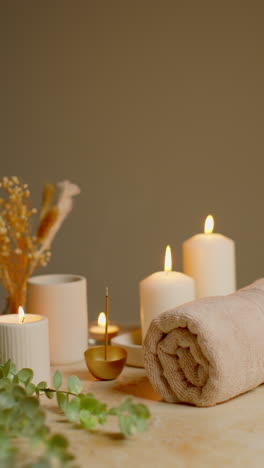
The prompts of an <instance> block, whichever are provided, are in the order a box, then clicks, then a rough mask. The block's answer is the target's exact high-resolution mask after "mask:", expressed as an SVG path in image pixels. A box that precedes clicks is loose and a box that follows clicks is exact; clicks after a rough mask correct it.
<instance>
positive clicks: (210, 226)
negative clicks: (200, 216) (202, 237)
mask: <svg viewBox="0 0 264 468" xmlns="http://www.w3.org/2000/svg"><path fill="white" fill-rule="evenodd" d="M213 230H214V218H213V216H212V215H208V216H207V218H206V220H205V223H204V232H205V234H211V233H212V232H213Z"/></svg>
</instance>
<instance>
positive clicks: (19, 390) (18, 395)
mask: <svg viewBox="0 0 264 468" xmlns="http://www.w3.org/2000/svg"><path fill="white" fill-rule="evenodd" d="M12 393H13V396H14V398H15V399H16V400H21V399H22V398H25V397H26V392H25V390H24V388H23V387H21V386H20V385H14V386H13V388H12Z"/></svg>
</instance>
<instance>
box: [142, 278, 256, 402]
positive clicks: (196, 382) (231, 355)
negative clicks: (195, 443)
mask: <svg viewBox="0 0 264 468" xmlns="http://www.w3.org/2000/svg"><path fill="white" fill-rule="evenodd" d="M144 359H145V368H146V372H147V375H148V377H149V379H150V381H151V383H152V385H153V387H154V388H155V390H156V391H157V392H158V393H159V394H160V395H161V396H162V398H163V399H164V400H165V401H167V402H171V403H177V402H186V403H190V404H193V405H196V406H213V405H216V404H217V403H220V402H223V401H225V400H228V399H230V398H233V397H235V396H237V395H239V394H241V393H244V392H246V391H248V390H251V389H253V388H255V387H256V386H258V385H260V384H261V383H263V382H264V279H260V280H258V281H256V282H255V283H253V284H252V285H250V286H248V287H246V288H244V289H241V290H239V291H237V292H236V293H234V294H230V295H228V296H223V297H207V298H203V299H199V300H197V301H193V302H189V303H186V304H183V305H181V306H179V307H176V308H175V309H173V310H170V311H168V312H165V313H162V314H161V315H159V317H157V318H156V319H154V320H153V321H152V323H151V325H150V328H149V330H148V333H147V336H146V339H145V343H144Z"/></svg>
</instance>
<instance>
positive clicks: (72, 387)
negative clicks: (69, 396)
mask: <svg viewBox="0 0 264 468" xmlns="http://www.w3.org/2000/svg"><path fill="white" fill-rule="evenodd" d="M67 386H68V391H69V392H70V393H75V394H77V395H78V394H79V393H80V392H81V390H82V384H81V382H80V380H79V379H78V377H76V375H71V376H70V377H69V378H68V384H67Z"/></svg>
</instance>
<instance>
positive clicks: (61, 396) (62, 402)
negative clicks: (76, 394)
mask: <svg viewBox="0 0 264 468" xmlns="http://www.w3.org/2000/svg"><path fill="white" fill-rule="evenodd" d="M56 397H57V403H58V405H59V407H60V408H61V409H64V408H65V406H66V404H67V401H68V398H67V395H66V394H65V393H63V392H56Z"/></svg>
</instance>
